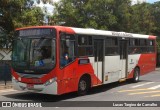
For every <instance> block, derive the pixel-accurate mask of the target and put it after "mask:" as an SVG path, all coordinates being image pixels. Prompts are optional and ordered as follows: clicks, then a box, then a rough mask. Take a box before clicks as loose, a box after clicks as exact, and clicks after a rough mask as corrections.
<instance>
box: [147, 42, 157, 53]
mask: <svg viewBox="0 0 160 110" xmlns="http://www.w3.org/2000/svg"><path fill="white" fill-rule="evenodd" d="M154 45H155V41H154V40H148V52H149V53H154V52H155V48H154Z"/></svg>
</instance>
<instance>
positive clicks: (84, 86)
mask: <svg viewBox="0 0 160 110" xmlns="http://www.w3.org/2000/svg"><path fill="white" fill-rule="evenodd" d="M89 88H90V82H89V80H88V78H87V77H82V78H81V79H80V81H79V84H78V95H85V94H86V93H87V92H88V90H89Z"/></svg>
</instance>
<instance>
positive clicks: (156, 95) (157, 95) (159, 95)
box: [150, 94, 160, 97]
mask: <svg viewBox="0 0 160 110" xmlns="http://www.w3.org/2000/svg"><path fill="white" fill-rule="evenodd" d="M150 97H160V94H155V95H151V96H150Z"/></svg>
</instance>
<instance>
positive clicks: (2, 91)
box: [0, 89, 17, 93]
mask: <svg viewBox="0 0 160 110" xmlns="http://www.w3.org/2000/svg"><path fill="white" fill-rule="evenodd" d="M12 91H17V90H14V89H5V90H0V93H4V92H12Z"/></svg>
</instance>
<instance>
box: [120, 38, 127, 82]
mask: <svg viewBox="0 0 160 110" xmlns="http://www.w3.org/2000/svg"><path fill="white" fill-rule="evenodd" d="M119 45H120V46H119V47H120V69H121V74H120V79H121V78H126V77H127V68H128V41H127V40H120V43H119Z"/></svg>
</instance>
